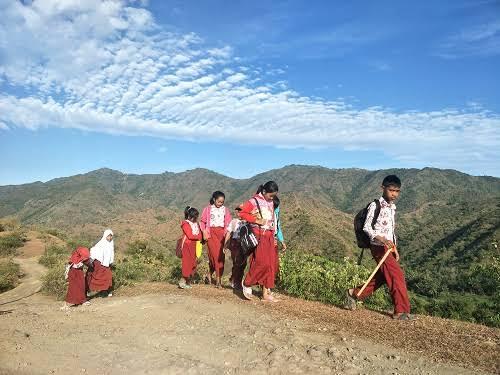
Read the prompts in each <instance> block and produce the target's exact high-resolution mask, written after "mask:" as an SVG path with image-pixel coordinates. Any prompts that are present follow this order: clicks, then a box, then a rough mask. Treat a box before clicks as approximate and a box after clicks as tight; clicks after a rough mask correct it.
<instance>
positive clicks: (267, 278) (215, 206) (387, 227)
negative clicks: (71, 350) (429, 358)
mask: <svg viewBox="0 0 500 375" xmlns="http://www.w3.org/2000/svg"><path fill="white" fill-rule="evenodd" d="M381 188H382V196H381V197H380V198H379V199H378V200H375V201H374V202H372V203H371V204H370V205H369V206H368V207H367V208H366V210H367V212H366V220H365V221H364V226H363V231H364V233H365V234H366V236H367V238H368V239H369V247H370V250H371V254H372V257H373V259H374V260H375V262H377V263H378V262H379V261H380V260H381V259H382V258H383V257H384V255H385V254H386V252H391V253H392V254H390V255H389V256H388V257H386V259H385V261H384V262H383V263H382V265H381V266H380V268H379V269H378V271H377V273H376V274H375V277H373V279H371V281H370V282H369V283H368V284H367V285H366V286H364V287H363V288H362V287H361V286H359V287H357V288H353V289H349V290H347V291H346V305H345V307H346V308H347V309H350V310H353V309H355V308H356V305H357V302H358V301H362V300H363V299H365V298H367V297H368V296H370V295H371V294H373V292H374V291H375V290H377V289H378V288H379V287H381V286H383V285H387V287H388V289H389V292H390V294H391V298H392V302H393V304H394V314H393V318H394V319H397V320H413V319H415V317H414V316H413V315H411V314H410V302H409V298H408V291H407V288H406V281H405V277H404V272H403V270H402V268H401V266H400V264H399V252H398V250H397V247H396V245H397V240H396V234H395V211H396V206H395V204H394V202H395V201H396V199H397V198H398V196H399V193H400V190H401V181H400V179H399V178H398V177H397V176H394V175H390V176H387V177H386V178H384V180H383V182H382V186H381ZM277 194H278V185H277V184H276V182H274V181H268V182H266V183H265V184H264V185H260V186H259V188H258V189H257V192H256V193H255V194H254V195H253V197H252V198H251V199H249V200H247V201H246V202H245V203H243V204H241V205H239V206H238V207H236V208H235V212H234V214H235V218H234V219H233V218H232V217H231V213H230V211H229V209H228V208H227V207H226V206H225V205H224V203H225V195H224V193H223V192H221V191H216V192H214V193H213V194H212V197H211V199H210V204H209V205H208V206H207V207H205V208H204V209H203V211H202V213H201V217H200V213H199V211H198V210H197V209H196V208H194V207H190V206H188V207H186V209H185V211H184V220H183V221H182V223H181V228H182V233H183V237H182V240H179V241H181V242H180V245H179V249H178V255H179V256H180V257H181V258H182V278H181V280H180V281H179V287H180V288H181V289H190V288H191V287H192V281H193V277H194V275H195V273H196V268H197V263H198V262H197V245H199V242H202V243H206V245H207V248H208V259H209V271H208V273H207V274H206V275H205V282H206V283H208V284H214V285H215V287H217V288H220V287H221V279H222V276H223V273H224V264H225V256H226V254H228V253H229V254H230V256H231V260H232V264H233V266H232V269H231V276H230V283H231V286H232V288H234V289H235V290H239V291H241V293H242V294H243V296H244V297H245V298H246V299H249V300H250V299H252V298H253V295H252V294H253V290H252V287H254V286H260V287H262V301H267V302H277V301H278V300H277V298H276V297H275V296H274V295H273V294H272V292H271V290H272V289H273V288H274V286H275V280H276V277H277V275H278V272H279V252H278V248H279V244H281V248H282V249H283V250H286V244H285V242H284V239H283V233H282V230H281V224H280V219H279V218H280V209H279V206H280V201H279V198H278V195H277ZM243 226H247V227H250V228H251V231H252V232H253V234H254V235H255V238H256V239H257V243H256V246H255V248H254V249H253V250H252V251H251V252H250V253H248V252H247V251H243V248H242V246H241V241H240V230H241V228H242V227H243ZM198 255H199V254H198ZM113 260H114V246H113V233H112V232H111V230H106V231H105V232H104V235H103V237H102V239H101V240H100V241H99V242H98V243H97V244H96V245H95V246H94V247H92V248H91V249H90V251H89V250H88V249H86V248H82V247H80V248H78V249H76V250H75V251H74V252H73V254H72V255H71V258H70V261H69V263H68V272H67V279H68V280H69V287H68V293H67V297H66V301H67V302H68V303H69V304H74V305H78V304H88V303H89V301H88V299H89V297H92V296H94V295H96V294H97V293H103V292H104V293H105V294H106V293H108V295H111V293H110V288H111V285H112V274H111V268H110V267H111V265H112V264H113ZM248 263H249V265H248ZM84 264H86V265H87V266H88V267H89V268H88V270H87V275H86V276H84V273H83V265H84ZM247 265H248V271H247V272H246V274H245V270H246V269H247ZM318 287H320V286H318Z"/></svg>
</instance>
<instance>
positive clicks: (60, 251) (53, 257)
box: [38, 245, 71, 268]
mask: <svg viewBox="0 0 500 375" xmlns="http://www.w3.org/2000/svg"><path fill="white" fill-rule="evenodd" d="M70 254H71V251H70V250H68V249H67V248H66V247H62V246H57V245H51V246H49V247H47V248H46V249H45V252H44V254H43V255H42V256H41V257H40V259H39V261H38V262H39V263H40V264H42V265H44V266H45V267H47V268H51V267H53V266H54V265H57V264H59V263H61V262H62V263H66V262H67V261H68V259H69V257H70Z"/></svg>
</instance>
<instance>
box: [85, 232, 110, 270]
mask: <svg viewBox="0 0 500 375" xmlns="http://www.w3.org/2000/svg"><path fill="white" fill-rule="evenodd" d="M110 234H111V235H113V231H112V230H111V229H106V230H105V231H104V234H103V235H102V238H101V240H100V241H99V242H98V243H96V244H95V246H94V247H92V248H91V249H90V257H91V258H92V259H96V260H98V261H99V262H101V264H102V265H103V266H104V267H109V265H110V264H111V263H113V262H114V261H115V244H114V241H113V240H111V242H110V241H108V240H107V239H106V237H108V236H109V235H110Z"/></svg>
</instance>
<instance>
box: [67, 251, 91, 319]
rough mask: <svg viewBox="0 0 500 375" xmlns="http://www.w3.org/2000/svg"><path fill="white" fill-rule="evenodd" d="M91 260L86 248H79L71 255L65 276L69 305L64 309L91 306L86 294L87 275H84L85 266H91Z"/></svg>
mask: <svg viewBox="0 0 500 375" xmlns="http://www.w3.org/2000/svg"><path fill="white" fill-rule="evenodd" d="M89 258H90V251H89V249H87V248H86V247H78V248H77V249H76V250H75V251H73V253H71V257H70V258H69V262H68V264H67V265H66V275H65V278H66V280H68V292H67V293H66V299H65V300H66V302H67V305H65V306H64V307H63V309H67V308H68V307H69V306H77V305H89V304H90V302H89V301H87V296H86V294H85V275H84V274H83V265H86V266H89Z"/></svg>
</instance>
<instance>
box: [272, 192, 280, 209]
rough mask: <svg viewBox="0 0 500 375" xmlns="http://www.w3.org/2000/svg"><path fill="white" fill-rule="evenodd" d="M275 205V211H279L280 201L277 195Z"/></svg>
mask: <svg viewBox="0 0 500 375" xmlns="http://www.w3.org/2000/svg"><path fill="white" fill-rule="evenodd" d="M273 204H274V209H277V208H278V207H279V206H280V199H279V198H278V196H277V195H275V196H274V198H273Z"/></svg>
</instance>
